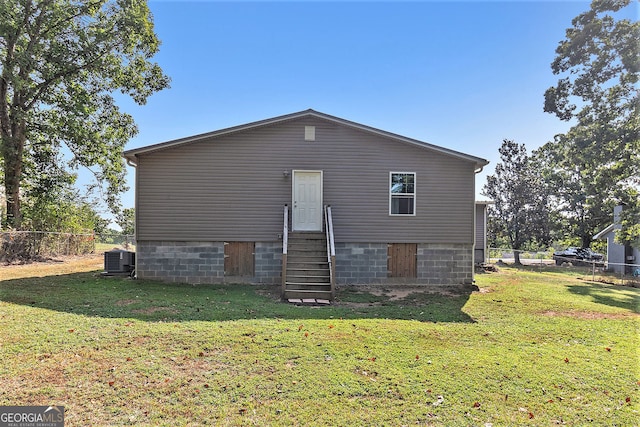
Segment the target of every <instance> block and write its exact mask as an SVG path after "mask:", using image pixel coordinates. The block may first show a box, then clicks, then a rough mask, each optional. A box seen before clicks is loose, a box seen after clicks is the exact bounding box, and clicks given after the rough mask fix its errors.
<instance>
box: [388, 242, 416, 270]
mask: <svg viewBox="0 0 640 427" xmlns="http://www.w3.org/2000/svg"><path fill="white" fill-rule="evenodd" d="M417 254H418V244H417V243H391V244H389V245H388V254H387V271H388V275H389V277H402V278H415V277H416V276H417V274H416V272H417V269H416V258H417Z"/></svg>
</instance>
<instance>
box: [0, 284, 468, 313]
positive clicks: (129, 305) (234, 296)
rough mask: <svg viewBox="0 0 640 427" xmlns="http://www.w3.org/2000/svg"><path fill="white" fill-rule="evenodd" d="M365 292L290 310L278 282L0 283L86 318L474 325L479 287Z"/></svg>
mask: <svg viewBox="0 0 640 427" xmlns="http://www.w3.org/2000/svg"><path fill="white" fill-rule="evenodd" d="M368 289H369V288H367V287H357V286H350V287H345V288H339V289H338V292H337V295H336V302H335V303H334V304H332V305H330V306H321V307H313V306H295V305H293V304H287V303H283V302H281V301H280V298H279V292H280V287H279V286H276V285H273V286H260V285H240V284H221V285H197V286H192V285H185V284H168V283H162V282H155V281H149V280H132V279H129V278H122V277H103V276H100V274H98V273H95V272H94V273H77V274H68V275H59V276H46V277H39V278H25V279H13V280H4V281H0V301H3V302H7V303H13V304H20V305H24V306H30V307H37V308H44V309H49V310H55V311H59V312H66V313H74V314H80V315H86V316H97V317H106V318H133V319H139V320H144V321H192V320H199V321H225V320H241V319H256V318H268V319H273V318H282V319H309V318H312V319H331V318H346V319H356V318H359V319H362V318H371V319H385V318H388V319H404V320H417V321H421V322H474V320H473V319H472V318H471V317H469V316H468V315H467V314H466V313H464V312H463V311H462V308H463V306H464V305H465V304H466V302H467V300H468V299H469V296H470V295H471V293H472V292H473V290H475V289H476V288H475V287H472V286H469V287H464V288H463V287H460V288H450V289H447V293H446V294H445V293H435V292H428V291H427V292H414V293H408V294H407V295H406V296H404V297H403V298H393V297H392V296H391V295H388V294H385V293H382V294H380V293H378V292H376V294H375V295H374V294H373V293H370V292H368ZM380 289H383V288H382V287H380ZM384 289H387V290H388V289H393V288H392V287H386V288H384ZM425 289H429V288H425Z"/></svg>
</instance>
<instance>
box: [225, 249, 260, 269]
mask: <svg viewBox="0 0 640 427" xmlns="http://www.w3.org/2000/svg"><path fill="white" fill-rule="evenodd" d="M255 248H256V244H255V243H254V242H224V275H225V276H241V277H246V276H251V277H253V276H254V275H255V261H254V259H255V257H254V254H255Z"/></svg>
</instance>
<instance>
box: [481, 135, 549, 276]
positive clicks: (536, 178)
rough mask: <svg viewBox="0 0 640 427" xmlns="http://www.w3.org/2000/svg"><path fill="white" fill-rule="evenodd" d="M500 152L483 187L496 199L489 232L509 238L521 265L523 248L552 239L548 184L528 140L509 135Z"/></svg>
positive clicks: (498, 236) (544, 243) (494, 235)
mask: <svg viewBox="0 0 640 427" xmlns="http://www.w3.org/2000/svg"><path fill="white" fill-rule="evenodd" d="M499 152H500V162H499V163H498V164H497V165H496V168H495V173H494V174H493V175H490V176H488V177H487V183H486V184H485V186H484V187H483V189H482V194H483V195H485V196H487V197H489V198H490V199H491V200H493V202H494V204H493V205H491V206H489V209H488V213H489V221H488V227H489V234H490V235H491V236H493V238H495V239H503V240H506V241H508V242H509V244H510V245H511V248H512V249H513V250H514V254H515V263H516V264H518V265H520V264H521V263H520V253H519V251H520V250H523V249H531V248H532V247H535V246H538V247H544V248H546V246H547V245H548V244H549V242H550V241H551V222H550V213H549V209H548V207H547V197H546V195H545V192H544V188H545V186H544V183H543V181H542V179H541V176H540V174H538V173H537V169H536V167H535V166H534V164H533V163H532V162H531V157H530V156H529V155H528V154H527V149H526V147H525V145H524V144H517V143H515V142H514V141H511V140H508V139H505V140H504V141H503V142H502V146H501V147H500V149H499Z"/></svg>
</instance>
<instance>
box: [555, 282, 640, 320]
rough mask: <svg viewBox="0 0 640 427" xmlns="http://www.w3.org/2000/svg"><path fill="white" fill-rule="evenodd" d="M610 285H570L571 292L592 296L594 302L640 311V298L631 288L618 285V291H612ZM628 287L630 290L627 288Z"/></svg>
mask: <svg viewBox="0 0 640 427" xmlns="http://www.w3.org/2000/svg"><path fill="white" fill-rule="evenodd" d="M611 288H612V287H611V286H610V285H601V284H599V283H594V282H587V283H585V284H584V285H569V286H567V289H568V290H569V292H571V293H573V294H576V295H584V296H589V297H591V298H592V300H593V302H595V303H598V304H604V305H608V306H611V307H619V308H624V309H627V310H631V311H633V312H634V313H640V308H639V304H640V299H639V298H638V295H637V294H635V293H631V292H632V290H631V288H624V287H617V288H616V290H617V292H612V291H611ZM627 289H628V290H627Z"/></svg>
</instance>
